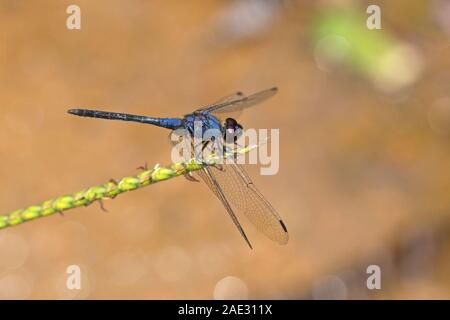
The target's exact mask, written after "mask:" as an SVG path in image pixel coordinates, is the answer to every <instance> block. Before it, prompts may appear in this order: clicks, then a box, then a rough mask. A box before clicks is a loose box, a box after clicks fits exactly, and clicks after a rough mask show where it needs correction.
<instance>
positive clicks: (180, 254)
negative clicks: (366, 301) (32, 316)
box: [0, 0, 450, 299]
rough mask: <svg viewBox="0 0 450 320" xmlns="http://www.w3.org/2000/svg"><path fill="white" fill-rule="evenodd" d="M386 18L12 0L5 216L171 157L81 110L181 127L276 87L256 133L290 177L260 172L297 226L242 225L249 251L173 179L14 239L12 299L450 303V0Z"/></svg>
mask: <svg viewBox="0 0 450 320" xmlns="http://www.w3.org/2000/svg"><path fill="white" fill-rule="evenodd" d="M70 4H77V5H78V6H80V8H81V30H68V29H67V28H66V19H67V17H68V14H67V13H66V8H67V7H68V6H69V5H70ZM368 4H369V3H368V2H364V1H317V2H313V1H294V0H291V1H275V0H274V1H269V0H266V1H264V0H262V1H251V0H250V1H249V0H247V1H246V0H240V1H231V0H229V1H226V0H216V1H162V0H161V1H138V0H133V1H120V0H115V1H105V0H101V1H95V2H93V1H82V0H78V1H39V3H37V2H33V3H31V2H25V1H14V0H0V108H1V115H0V137H1V138H0V154H1V165H0V177H1V181H2V183H1V184H0V204H1V206H0V210H1V212H2V213H7V212H9V211H12V210H14V209H18V208H21V207H25V206H28V205H31V204H34V203H40V202H41V201H43V200H45V199H49V198H52V197H56V196H59V195H63V194H66V193H71V192H74V191H77V190H81V189H83V188H85V187H88V186H91V185H96V184H100V183H103V182H106V181H108V180H109V179H110V178H119V177H122V176H126V175H131V174H134V173H135V168H136V167H138V166H140V165H143V164H144V162H146V161H147V162H148V163H149V165H153V164H156V163H162V164H166V163H169V162H170V145H169V143H168V137H167V136H168V132H166V131H165V130H163V129H160V128H156V127H152V126H145V125H139V124H133V123H121V122H109V121H101V120H92V119H81V118H76V117H73V116H69V115H68V114H67V113H66V110H67V109H69V108H71V107H76V106H83V107H92V108H97V109H106V110H112V111H122V112H129V113H136V114H147V115H152V116H178V115H182V114H185V113H187V112H190V111H192V110H194V109H195V108H197V107H199V106H202V105H204V104H207V103H210V102H214V101H215V100H217V99H218V98H220V97H222V96H224V95H226V94H228V93H231V92H234V91H236V90H242V91H244V92H246V93H252V92H255V91H258V90H261V89H265V88H268V87H270V86H273V85H276V86H278V87H279V89H280V92H279V93H278V94H277V95H276V96H275V97H274V98H272V99H271V100H269V101H268V102H267V103H265V104H264V105H261V106H258V107H255V108H254V109H251V110H248V111H246V112H245V113H244V114H243V115H242V117H241V118H240V121H241V122H242V123H243V124H244V125H247V126H249V127H257V128H258V127H260V128H280V139H281V146H280V149H281V150H280V151H281V155H280V156H281V159H280V171H279V173H278V174H277V175H274V176H259V175H258V170H257V168H254V167H250V168H248V170H249V172H250V173H251V174H252V176H253V177H254V181H255V183H256V184H257V185H258V186H259V188H260V189H261V191H262V192H263V193H264V194H265V195H266V196H267V198H268V199H269V200H270V201H271V202H272V204H273V205H274V206H275V207H276V208H277V210H278V211H279V213H280V214H281V215H282V217H283V218H284V220H285V222H286V224H287V227H288V229H289V232H290V242H289V244H288V245H287V246H278V245H277V244H275V243H272V242H271V241H270V240H267V239H266V238H265V237H264V236H263V235H261V234H259V233H257V232H256V230H255V229H254V228H253V227H252V226H250V225H249V224H248V223H247V221H245V220H244V219H242V222H243V223H244V224H245V227H246V230H247V233H248V235H249V237H250V239H251V240H252V243H253V245H254V247H255V249H254V250H253V251H250V250H249V249H248V248H247V246H246V244H245V242H244V241H243V240H242V238H241V237H240V236H239V234H238V232H237V231H236V230H235V228H234V226H233V225H232V222H231V220H230V219H229V217H228V216H227V213H226V211H225V209H224V208H223V207H222V205H221V204H220V203H219V201H218V200H217V199H216V198H215V197H214V195H213V194H212V193H211V192H210V191H209V190H208V189H207V187H206V186H204V185H201V184H194V183H189V182H188V181H186V180H185V179H183V178H179V179H173V180H170V181H168V182H164V183H160V184H157V185H154V186H150V187H147V188H144V189H142V190H138V191H134V192H131V193H128V194H125V195H122V196H120V197H118V198H117V199H115V200H114V201H107V202H106V203H105V205H106V207H107V209H108V211H109V213H104V212H102V211H101V210H100V208H99V206H98V205H92V206H90V207H88V208H81V209H75V210H73V211H70V212H67V213H66V214H65V216H64V217H61V216H58V215H55V216H52V217H48V218H43V219H38V220H36V221H33V222H29V223H26V224H24V225H20V226H17V227H13V228H9V229H5V230H1V231H0V298H2V299H6V298H20V299H38V298H51V299H67V298H69V299H70V298H77V299H79V298H89V299H99V298H113V299H118V298H125V299H166V298H172V299H184V298H189V299H199V298H203V299H210V298H255V299H262V298H275V299H285V298H287V299H298V298H312V299H318V298H331V299H333V298H336V299H358V298H370V299H380V298H389V299H403V298H406V299H409V298H414V299H416V298H447V299H448V298H450V274H449V269H450V197H449V192H450V172H449V163H450V152H449V150H450V149H449V134H450V90H449V89H450V85H449V83H450V72H449V67H450V39H449V35H450V23H449V21H450V2H449V1H427V0H423V1H414V2H411V1H406V0H396V1H370V4H378V5H379V6H380V7H381V18H382V29H381V30H372V31H369V30H367V28H366V26H365V19H366V18H367V17H368V14H367V13H366V8H367V5H368ZM348 13H350V17H351V18H348V16H347V14H348ZM343 17H344V18H343ZM335 31H336V32H337V33H338V34H335V33H334V32H335ZM373 48H375V49H373ZM73 264H76V265H79V266H80V267H81V269H82V289H81V290H78V291H77V290H74V291H70V290H67V289H66V286H65V281H66V278H67V274H66V268H67V266H69V265H73ZM372 264H375V265H379V266H380V267H381V275H382V283H381V285H382V288H381V290H368V289H367V287H366V279H367V277H368V275H367V274H366V268H367V267H368V266H369V265H372Z"/></svg>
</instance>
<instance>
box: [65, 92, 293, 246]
mask: <svg viewBox="0 0 450 320" xmlns="http://www.w3.org/2000/svg"><path fill="white" fill-rule="evenodd" d="M277 91H278V89H277V88H276V87H273V88H270V89H266V90H263V91H260V92H257V93H254V94H252V95H249V96H247V95H245V94H244V93H242V92H240V91H238V92H235V93H233V94H231V95H229V96H226V97H224V98H222V99H220V100H219V101H217V102H216V103H213V104H210V105H207V106H205V107H202V108H199V109H196V110H195V111H193V112H191V113H188V114H185V115H184V116H183V117H172V118H159V117H150V116H142V115H134V114H128V113H118V112H109V111H100V110H91V109H78V108H77V109H70V110H68V113H70V114H72V115H76V116H80V117H90V118H100V119H106V120H121V121H132V122H139V123H144V124H150V125H154V126H158V127H162V128H166V129H169V130H171V131H172V132H174V131H175V130H179V129H182V130H184V131H185V132H187V134H188V135H191V137H192V136H193V134H194V130H195V125H196V124H198V123H200V124H201V130H203V131H206V130H217V131H219V132H220V133H221V136H220V139H216V142H219V143H220V144H222V145H224V146H226V145H227V144H229V143H232V144H233V143H234V144H236V143H237V142H236V141H237V138H238V137H239V136H240V135H241V134H242V132H243V131H242V130H243V126H242V125H241V124H240V123H238V122H237V120H236V119H235V118H231V117H228V118H226V119H225V120H223V118H224V115H226V114H230V113H231V114H232V113H235V112H240V111H242V110H244V109H247V108H249V107H251V106H254V105H256V104H258V103H260V102H262V101H264V100H266V99H268V98H270V97H272V96H273V95H275V94H276V93H277ZM217 140H220V141H217ZM210 142H212V141H211V140H206V139H205V140H204V141H201V143H202V150H203V149H204V148H205V147H206V146H208V144H209V143H210ZM196 174H197V175H198V176H199V177H200V178H201V179H202V180H203V181H204V182H205V183H206V185H207V186H208V187H209V188H210V189H211V190H212V192H213V193H214V194H215V196H216V197H217V198H218V199H219V200H220V201H221V202H222V204H223V206H224V207H225V209H226V211H227V212H228V214H229V216H230V217H231V219H232V221H233V223H234V225H235V226H236V228H237V229H238V231H239V233H240V234H241V236H242V237H243V238H244V240H245V241H246V243H247V244H248V246H249V247H250V248H251V249H252V248H253V247H252V244H251V243H250V241H249V239H248V237H247V235H246V233H245V231H244V229H243V227H242V225H241V223H240V221H239V219H238V217H242V216H245V217H247V218H248V220H250V222H251V223H252V224H253V225H254V226H255V227H256V229H257V230H258V231H260V232H262V233H263V234H265V235H266V236H267V237H268V238H269V239H271V240H273V241H275V242H277V243H279V244H287V242H288V240H289V235H288V231H287V228H286V225H285V223H284V222H283V220H282V219H281V217H280V215H279V214H278V213H277V211H276V210H275V209H274V208H273V206H272V205H271V204H270V203H269V201H267V200H266V198H265V197H264V196H263V195H262V193H261V192H260V191H259V190H258V189H257V188H256V186H255V184H254V183H253V181H252V180H251V179H250V177H249V175H248V174H247V172H246V171H245V169H244V168H243V166H242V165H241V164H238V163H237V162H233V161H227V162H226V163H225V164H224V165H211V166H204V168H203V169H201V170H199V171H197V172H196ZM186 178H187V179H188V180H191V181H199V180H197V179H196V178H194V177H192V176H186Z"/></svg>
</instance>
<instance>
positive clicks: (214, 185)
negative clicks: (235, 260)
mask: <svg viewBox="0 0 450 320" xmlns="http://www.w3.org/2000/svg"><path fill="white" fill-rule="evenodd" d="M213 170H218V169H217V168H215V167H206V168H203V169H202V170H200V171H197V174H198V175H199V176H200V177H201V178H202V179H203V180H204V181H205V182H206V184H207V185H208V187H209V188H210V189H211V190H212V191H213V192H214V194H215V195H216V196H217V197H218V198H219V199H220V201H222V204H223V205H224V207H225V209H227V212H228V214H229V215H230V217H231V220H233V223H234V224H235V226H236V227H237V228H238V230H239V232H240V234H241V235H242V237H243V238H244V240H245V241H246V242H247V244H248V246H249V247H250V249H253V247H252V245H251V243H250V241H249V240H248V238H247V235H246V234H245V231H244V229H243V228H242V226H241V224H240V223H239V220H238V218H237V217H236V215H235V213H234V211H233V209H232V208H231V205H230V203H229V202H228V200H227V198H226V196H225V194H224V192H223V190H222V188H221V185H220V184H219V182H218V181H217V180H216V178H215V174H213V173H212V171H213Z"/></svg>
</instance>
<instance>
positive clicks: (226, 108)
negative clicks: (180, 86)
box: [196, 87, 278, 113]
mask: <svg viewBox="0 0 450 320" xmlns="http://www.w3.org/2000/svg"><path fill="white" fill-rule="evenodd" d="M277 91H278V89H277V88H276V87H273V88H270V89H266V90H263V91H260V92H257V93H255V94H252V95H250V96H245V95H244V94H243V93H242V92H236V93H235V94H233V95H230V96H228V97H225V98H224V99H222V101H220V102H219V103H215V104H212V105H210V106H207V107H205V108H201V109H198V110H196V112H211V113H223V112H235V111H240V110H242V109H245V108H248V107H251V106H253V105H255V104H258V103H260V102H262V101H264V100H266V99H268V98H270V97H271V96H273V95H274V94H276V93H277Z"/></svg>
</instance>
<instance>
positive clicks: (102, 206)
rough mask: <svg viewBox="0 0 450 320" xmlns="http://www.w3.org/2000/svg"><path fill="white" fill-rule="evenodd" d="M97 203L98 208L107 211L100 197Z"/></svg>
mask: <svg viewBox="0 0 450 320" xmlns="http://www.w3.org/2000/svg"><path fill="white" fill-rule="evenodd" d="M98 203H99V204H100V209H102V211H103V212H108V210H106V208H105V205H104V203H103V200H102V199H98Z"/></svg>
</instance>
